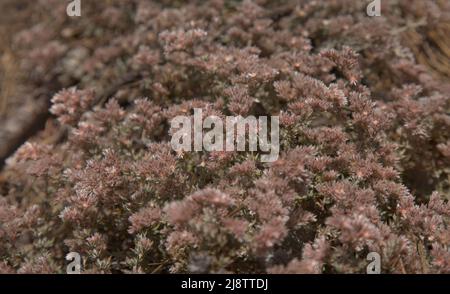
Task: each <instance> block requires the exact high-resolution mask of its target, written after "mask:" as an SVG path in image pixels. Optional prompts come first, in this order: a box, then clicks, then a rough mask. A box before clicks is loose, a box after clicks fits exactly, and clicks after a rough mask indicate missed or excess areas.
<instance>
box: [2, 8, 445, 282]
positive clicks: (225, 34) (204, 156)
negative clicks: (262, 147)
mask: <svg viewBox="0 0 450 294" xmlns="http://www.w3.org/2000/svg"><path fill="white" fill-rule="evenodd" d="M37 2H39V3H38V4H36V5H39V7H40V8H39V9H41V10H42V11H44V12H45V13H47V14H48V15H49V16H47V17H45V18H44V19H42V20H40V21H39V23H37V24H36V25H35V26H33V27H31V28H29V29H27V30H25V31H23V32H21V33H20V34H18V35H17V36H16V40H15V42H16V43H15V44H16V46H17V50H18V52H20V54H21V55H22V56H23V64H22V67H23V69H24V70H27V71H28V72H29V73H30V78H29V81H28V84H27V87H29V88H30V91H41V92H42V91H44V93H46V95H48V97H49V98H50V97H53V98H52V100H51V101H52V106H51V108H50V111H51V113H52V114H53V115H54V119H53V118H52V119H50V120H49V122H48V123H47V127H46V129H45V130H44V131H43V132H42V133H41V134H39V135H38V136H36V137H35V138H33V139H32V140H30V141H29V142H27V143H26V144H24V145H23V146H22V147H21V148H20V149H19V150H18V151H17V152H16V154H15V155H14V156H13V157H12V158H10V159H9V161H8V165H7V166H6V167H5V168H4V170H3V171H2V174H1V182H0V187H1V190H0V194H2V195H3V197H1V201H0V220H1V222H0V256H1V260H2V262H1V263H0V271H1V272H19V273H28V272H34V273H45V272H64V271H65V259H64V256H65V254H67V253H68V252H71V251H76V252H79V253H80V254H81V255H82V257H83V270H84V271H85V272H102V273H111V272H112V273H119V272H120V273H129V272H146V273H160V272H173V273H183V272H191V273H194V272H195V273H198V272H208V273H212V272H233V273H263V272H270V273H286V272H287V273H356V272H365V270H366V266H367V261H366V256H367V254H368V253H369V252H373V251H374V252H378V253H379V254H380V255H381V258H382V263H381V265H382V272H384V273H449V272H450V251H449V250H450V229H449V226H450V204H449V202H448V200H449V195H450V194H449V184H450V182H449V179H450V178H449V175H450V131H449V130H450V116H449V109H450V100H449V91H448V90H449V88H450V87H448V86H449V85H448V79H446V78H445V77H443V76H442V75H441V76H436V75H434V74H435V73H434V72H433V71H431V70H430V69H429V68H427V67H426V66H425V65H423V64H420V63H418V61H417V56H416V55H415V53H414V50H413V49H411V48H410V47H408V46H407V45H406V44H407V41H406V40H405V39H404V34H403V32H405V31H406V32H408V31H410V30H421V29H422V30H425V31H426V30H432V29H434V28H436V27H437V26H440V25H442V24H444V23H445V24H448V23H449V21H450V6H449V4H448V2H445V1H421V0H417V1H411V0H400V1H389V0H385V1H382V2H383V16H381V17H368V16H367V15H366V14H365V11H366V10H365V8H366V5H367V1H366V2H364V1H354V0H351V1H350V0H349V1H342V0H339V1H266V0H254V1H248V0H246V1H243V2H240V1H222V0H214V1H159V2H158V1H154V2H152V1H138V0H133V1H119V0H117V1H84V3H83V16H82V17H79V18H75V19H73V18H69V17H67V16H66V14H65V8H66V7H65V5H66V3H61V1H53V0H47V1H37ZM185 2H188V3H185ZM418 23H419V24H418ZM419 32H420V31H419ZM440 78H442V79H441V80H440ZM55 88H59V89H60V90H58V92H57V93H54V89H55ZM193 108H202V109H203V111H204V113H208V114H216V115H219V116H224V115H238V114H241V115H256V116H261V115H279V116H280V122H281V126H280V130H281V134H280V143H281V154H280V158H279V160H278V161H276V162H274V163H262V162H260V160H259V157H260V154H258V153H257V152H186V153H176V152H174V151H173V150H172V149H171V147H170V145H169V143H168V142H169V140H170V134H169V127H170V120H171V119H172V118H173V117H175V116H177V115H180V114H190V113H191V112H192V110H193Z"/></svg>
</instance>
